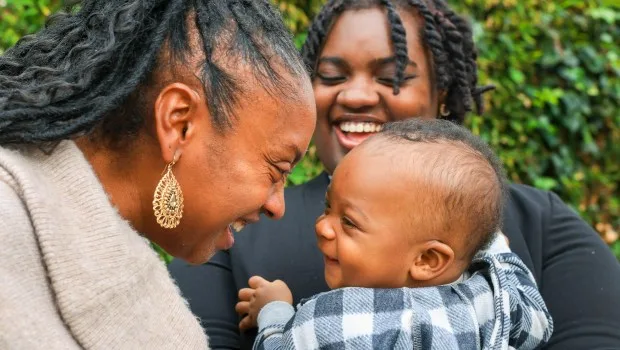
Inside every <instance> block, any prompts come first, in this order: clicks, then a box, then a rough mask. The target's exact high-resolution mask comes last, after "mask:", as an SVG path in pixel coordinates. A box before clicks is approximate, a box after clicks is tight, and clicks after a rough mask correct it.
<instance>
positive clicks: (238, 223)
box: [230, 220, 245, 232]
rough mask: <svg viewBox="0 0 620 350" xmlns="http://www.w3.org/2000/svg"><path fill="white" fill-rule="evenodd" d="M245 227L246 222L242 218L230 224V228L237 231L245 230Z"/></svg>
mask: <svg viewBox="0 0 620 350" xmlns="http://www.w3.org/2000/svg"><path fill="white" fill-rule="evenodd" d="M244 227H245V222H243V221H241V220H237V221H235V222H233V223H232V224H230V228H232V229H233V230H234V231H235V232H239V231H241V230H243V228H244Z"/></svg>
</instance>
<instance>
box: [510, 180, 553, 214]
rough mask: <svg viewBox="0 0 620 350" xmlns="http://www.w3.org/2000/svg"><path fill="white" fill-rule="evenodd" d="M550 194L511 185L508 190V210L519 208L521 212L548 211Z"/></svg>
mask: <svg viewBox="0 0 620 350" xmlns="http://www.w3.org/2000/svg"><path fill="white" fill-rule="evenodd" d="M550 194H551V192H548V191H543V190H539V189H537V188H534V187H531V186H527V185H519V184H511V185H510V186H509V189H508V196H509V198H508V203H507V205H508V208H510V209H514V208H520V209H521V210H545V209H549V207H550V202H549V196H550Z"/></svg>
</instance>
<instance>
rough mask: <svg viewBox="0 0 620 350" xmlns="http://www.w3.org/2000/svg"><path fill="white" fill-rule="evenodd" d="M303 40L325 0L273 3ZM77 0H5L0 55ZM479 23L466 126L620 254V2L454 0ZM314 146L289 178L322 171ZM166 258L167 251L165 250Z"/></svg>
mask: <svg viewBox="0 0 620 350" xmlns="http://www.w3.org/2000/svg"><path fill="white" fill-rule="evenodd" d="M272 1H274V3H276V5H277V7H278V8H279V9H280V11H281V12H282V14H283V16H284V19H285V22H286V24H287V26H288V27H289V28H290V29H291V31H292V32H293V33H294V34H295V42H296V43H297V45H298V46H301V44H302V43H303V41H304V39H305V31H306V29H307V27H308V24H309V22H310V20H311V18H312V16H314V14H316V13H317V11H318V9H319V8H320V6H321V5H322V3H323V1H322V0H307V1H306V0H304V1H301V0H272ZM75 2H77V1H75V0H65V1H61V0H0V54H1V53H2V52H3V51H4V50H6V49H7V48H8V47H10V46H12V45H13V44H14V43H15V42H16V41H17V40H19V38H21V37H22V36H24V35H26V34H29V33H33V32H35V31H37V30H38V29H39V28H40V27H41V26H43V25H44V23H45V17H46V16H48V15H49V14H51V13H53V12H54V11H57V10H58V9H60V8H61V7H62V6H65V5H71V3H75ZM449 2H450V3H451V4H452V5H453V6H454V9H455V10H456V11H457V12H459V13H463V14H466V15H467V16H468V17H469V18H470V19H471V21H472V25H473V28H474V36H475V41H476V43H477V46H478V50H479V60H478V62H479V72H480V73H479V74H480V79H479V81H480V82H481V83H482V84H494V85H495V86H496V87H497V90H495V91H494V92H492V93H489V94H486V95H485V99H486V102H487V104H488V106H489V108H488V111H487V112H486V113H485V114H484V115H482V116H481V115H470V116H469V117H468V118H467V120H466V124H467V126H469V127H470V128H471V130H473V132H474V133H475V134H477V135H480V137H482V138H483V139H484V140H486V141H487V142H488V143H489V144H490V145H491V146H492V147H493V148H494V149H495V150H496V151H497V152H498V153H499V155H500V157H501V159H502V160H503V162H504V165H505V167H506V170H507V172H508V174H509V177H510V178H511V180H512V181H514V182H518V183H525V184H529V185H533V186H536V187H538V188H541V189H545V190H552V191H554V192H556V193H558V194H559V195H560V196H561V197H562V198H563V199H564V201H566V202H567V203H568V204H569V205H570V206H572V207H573V208H574V209H575V210H576V211H578V212H579V213H580V215H581V216H582V217H583V218H584V219H585V220H586V221H588V222H589V223H590V224H592V226H593V227H594V228H595V229H596V230H597V231H598V232H599V233H600V234H601V237H602V238H603V239H604V240H605V241H606V242H607V243H608V244H609V245H610V248H611V249H612V250H613V251H614V253H615V254H616V256H617V257H619V258H620V241H619V240H618V230H619V227H620V199H619V196H618V193H619V189H618V184H619V183H620V165H619V164H620V111H619V109H618V107H619V105H620V79H619V77H620V28H619V26H618V25H619V23H620V5H619V3H618V1H617V0H598V1H595V0H461V1H457V0H451V1H449ZM321 170H322V169H321V165H320V163H319V162H318V160H317V158H316V153H315V150H314V148H311V149H310V152H309V153H308V155H307V156H306V157H305V158H304V159H303V161H302V162H301V164H300V165H299V166H298V167H296V168H295V171H294V172H293V174H291V176H290V178H289V184H299V183H303V182H304V181H306V180H308V179H309V178H311V177H313V176H315V175H317V174H318V173H320V172H321ZM164 256H165V254H164Z"/></svg>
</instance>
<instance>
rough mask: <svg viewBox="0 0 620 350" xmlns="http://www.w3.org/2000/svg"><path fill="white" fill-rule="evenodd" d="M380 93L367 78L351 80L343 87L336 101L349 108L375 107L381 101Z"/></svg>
mask: <svg viewBox="0 0 620 350" xmlns="http://www.w3.org/2000/svg"><path fill="white" fill-rule="evenodd" d="M379 100H380V97H379V93H378V92H377V91H375V90H374V89H373V86H372V84H371V82H369V81H366V80H365V79H358V80H354V81H351V82H350V83H348V84H347V85H345V86H344V87H343V89H342V90H341V91H340V92H339V93H338V96H337V97H336V102H337V103H338V104H340V105H342V106H343V107H346V108H348V109H354V110H355V109H363V108H365V107H374V106H376V105H377V104H378V103H379Z"/></svg>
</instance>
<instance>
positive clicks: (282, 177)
mask: <svg viewBox="0 0 620 350" xmlns="http://www.w3.org/2000/svg"><path fill="white" fill-rule="evenodd" d="M279 170H280V180H281V181H284V182H286V179H287V178H288V176H289V175H290V174H291V171H290V170H282V169H279Z"/></svg>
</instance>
